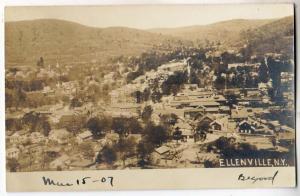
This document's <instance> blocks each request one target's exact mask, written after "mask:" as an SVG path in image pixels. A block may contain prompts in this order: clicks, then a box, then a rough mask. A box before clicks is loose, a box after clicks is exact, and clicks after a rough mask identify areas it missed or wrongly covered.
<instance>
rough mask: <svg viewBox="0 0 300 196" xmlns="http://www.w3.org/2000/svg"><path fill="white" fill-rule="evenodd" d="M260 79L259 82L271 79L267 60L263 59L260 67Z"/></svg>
mask: <svg viewBox="0 0 300 196" xmlns="http://www.w3.org/2000/svg"><path fill="white" fill-rule="evenodd" d="M258 80H259V82H263V83H266V82H268V81H269V73H268V67H267V65H266V63H265V61H261V63H260V66H259V68H258Z"/></svg>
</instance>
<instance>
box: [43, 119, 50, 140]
mask: <svg viewBox="0 0 300 196" xmlns="http://www.w3.org/2000/svg"><path fill="white" fill-rule="evenodd" d="M42 126H43V129H42V134H43V135H44V136H46V137H47V136H48V135H49V132H50V131H51V126H50V123H49V122H48V121H44V122H43V125H42Z"/></svg>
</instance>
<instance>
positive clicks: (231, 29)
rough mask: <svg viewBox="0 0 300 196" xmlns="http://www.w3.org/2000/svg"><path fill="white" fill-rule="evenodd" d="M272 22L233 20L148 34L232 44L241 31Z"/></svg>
mask: <svg viewBox="0 0 300 196" xmlns="http://www.w3.org/2000/svg"><path fill="white" fill-rule="evenodd" d="M272 21H274V19H268V20H244V19H235V20H228V21H223V22H218V23H214V24H210V25H203V26H189V27H179V28H162V29H151V30H150V32H156V33H160V34H163V35H172V36H174V37H180V38H182V39H187V40H191V41H197V42H200V43H201V42H205V40H208V41H214V42H216V41H217V42H218V41H221V42H223V43H225V44H226V43H229V44H232V42H234V41H238V40H239V38H240V37H239V36H240V32H241V31H243V30H247V29H251V28H258V27H260V26H263V25H265V24H268V23H270V22H272Z"/></svg>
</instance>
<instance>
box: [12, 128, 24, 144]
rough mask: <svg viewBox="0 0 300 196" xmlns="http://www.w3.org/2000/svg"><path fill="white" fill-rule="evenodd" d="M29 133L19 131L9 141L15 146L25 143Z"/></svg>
mask: <svg viewBox="0 0 300 196" xmlns="http://www.w3.org/2000/svg"><path fill="white" fill-rule="evenodd" d="M27 133H28V132H27V131H25V130H22V131H17V132H15V133H14V134H12V135H11V136H10V137H9V141H10V142H11V143H13V144H19V143H23V142H25V141H26V140H27Z"/></svg>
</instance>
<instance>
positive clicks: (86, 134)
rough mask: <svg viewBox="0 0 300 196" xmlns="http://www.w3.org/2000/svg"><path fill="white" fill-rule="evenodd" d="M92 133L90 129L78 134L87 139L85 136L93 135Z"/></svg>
mask: <svg viewBox="0 0 300 196" xmlns="http://www.w3.org/2000/svg"><path fill="white" fill-rule="evenodd" d="M92 135H93V134H92V133H91V132H90V131H89V130H86V131H84V132H82V133H80V134H78V135H77V136H78V137H80V138H81V139H85V138H88V137H92Z"/></svg>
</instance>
